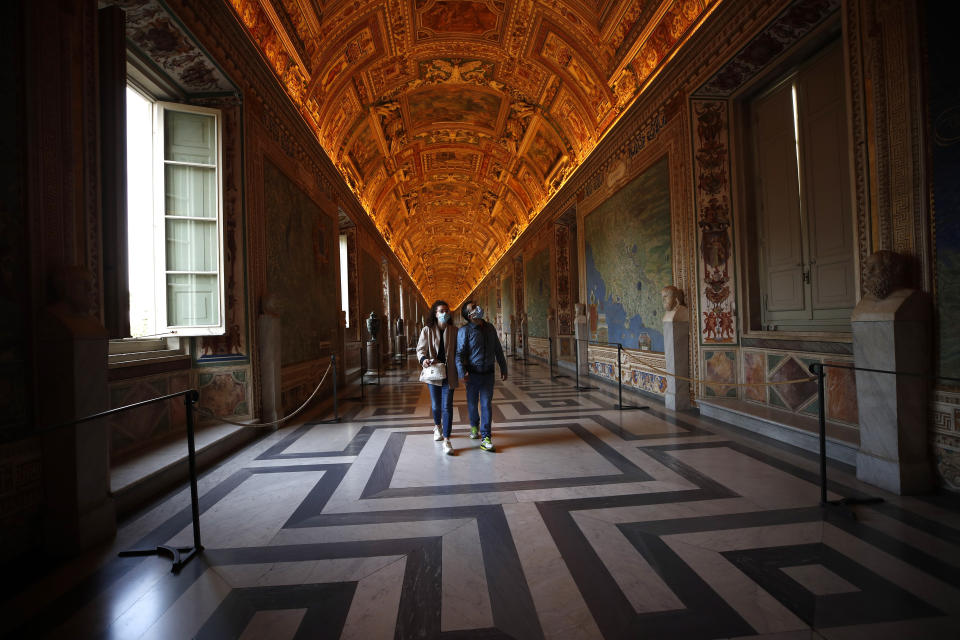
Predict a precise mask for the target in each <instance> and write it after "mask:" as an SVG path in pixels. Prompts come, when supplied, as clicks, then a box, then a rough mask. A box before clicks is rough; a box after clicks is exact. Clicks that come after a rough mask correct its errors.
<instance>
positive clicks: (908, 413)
mask: <svg viewBox="0 0 960 640" xmlns="http://www.w3.org/2000/svg"><path fill="white" fill-rule="evenodd" d="M851 320H852V322H851V324H852V326H853V353H854V362H855V363H856V366H858V367H865V368H869V369H882V370H886V371H902V372H909V373H928V372H929V370H930V333H931V322H930V302H929V300H928V299H927V298H926V296H925V295H924V294H923V293H921V292H919V291H914V290H912V289H900V290H898V291H894V292H893V293H891V294H890V295H889V296H888V297H886V298H884V299H882V300H878V299H876V298H873V297H870V296H868V297H865V298H863V299H862V300H861V301H860V304H858V305H857V308H856V309H854V312H853V316H852V318H851ZM827 375H828V376H829V375H830V369H827ZM927 389H928V380H927V379H926V378H923V377H918V376H895V375H890V374H885V373H873V372H869V371H857V405H858V408H859V414H860V451H859V453H858V454H857V478H858V479H860V480H862V481H864V482H868V483H870V484H872V485H875V486H878V487H880V488H882V489H886V490H887V491H891V492H893V493H897V494H908V493H920V492H924V491H928V490H929V489H931V488H932V487H933V470H932V467H931V465H930V459H929V454H928V446H927V429H926V425H927Z"/></svg>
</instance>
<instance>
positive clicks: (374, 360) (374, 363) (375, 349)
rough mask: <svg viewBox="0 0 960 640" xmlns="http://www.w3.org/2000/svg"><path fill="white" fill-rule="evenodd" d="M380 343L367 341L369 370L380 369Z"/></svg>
mask: <svg viewBox="0 0 960 640" xmlns="http://www.w3.org/2000/svg"><path fill="white" fill-rule="evenodd" d="M380 368H381V363H380V343H379V342H376V341H370V342H368V343H367V371H380Z"/></svg>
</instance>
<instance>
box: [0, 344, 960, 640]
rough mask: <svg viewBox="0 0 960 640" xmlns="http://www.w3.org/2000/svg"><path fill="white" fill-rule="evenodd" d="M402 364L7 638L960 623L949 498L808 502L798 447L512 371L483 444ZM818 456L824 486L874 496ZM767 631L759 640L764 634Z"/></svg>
mask: <svg viewBox="0 0 960 640" xmlns="http://www.w3.org/2000/svg"><path fill="white" fill-rule="evenodd" d="M412 366H413V361H412V360H411V363H410V366H409V367H407V368H397V369H393V370H390V371H387V372H386V373H385V375H384V376H383V378H382V382H381V384H380V385H379V386H368V387H367V388H366V394H365V401H364V402H363V403H360V402H359V401H351V402H349V403H347V404H346V405H344V406H343V414H344V415H345V418H344V420H343V422H342V423H340V424H318V423H311V422H309V421H308V422H307V423H306V424H299V425H294V426H289V427H286V428H283V429H281V430H280V431H278V432H275V433H270V434H269V435H268V436H266V437H263V438H262V439H260V440H258V441H257V442H255V443H254V444H252V445H250V446H248V447H247V448H246V449H244V450H242V451H240V452H239V453H238V454H236V455H234V456H233V457H232V458H230V459H228V460H226V461H225V462H223V463H221V464H220V465H219V466H217V467H215V468H214V469H212V470H210V471H209V472H207V473H205V474H204V475H203V476H202V477H201V481H200V497H201V499H200V504H201V510H202V516H201V525H202V533H203V544H204V546H205V549H206V550H205V551H204V553H203V555H202V556H201V557H199V558H197V559H195V560H193V561H192V562H190V563H189V564H188V565H187V566H186V567H185V568H184V569H183V571H182V572H181V573H180V574H179V575H174V574H172V573H171V572H170V569H169V567H170V564H169V562H168V561H167V560H162V559H158V558H150V559H138V558H117V557H116V553H117V551H119V550H122V549H126V548H130V547H150V546H154V545H157V544H163V543H167V542H173V543H175V544H187V543H189V540H190V536H191V531H190V526H189V523H190V510H189V496H188V493H187V491H186V490H183V491H179V492H177V493H175V494H174V495H171V496H168V497H167V498H166V499H164V500H163V501H161V502H159V503H157V504H155V505H154V506H153V507H151V508H149V509H148V510H146V511H144V512H142V513H141V514H139V515H138V516H137V517H135V518H133V519H132V520H130V521H128V522H126V523H125V524H124V525H123V526H121V528H120V532H119V535H118V537H117V539H116V540H115V543H114V544H113V546H112V548H110V549H105V550H102V551H101V552H100V553H99V554H91V555H87V556H84V557H81V558H80V559H78V560H76V561H75V562H73V563H72V564H70V565H67V566H66V567H64V568H62V569H60V570H58V571H57V572H56V573H54V574H52V575H50V576H47V577H45V578H42V579H40V580H39V581H37V582H34V583H33V584H31V585H30V586H29V587H27V588H26V589H25V591H24V592H23V593H21V594H20V595H18V596H16V597H14V598H13V599H12V600H9V601H8V602H7V603H6V605H5V609H6V611H4V616H3V619H4V620H5V621H6V623H7V624H9V623H11V622H13V621H18V623H17V624H19V626H18V627H9V628H8V630H11V629H13V630H14V634H15V636H16V637H30V638H38V637H44V636H48V635H49V636H51V637H66V638H81V637H84V638H85V637H108V638H156V639H163V640H168V639H173V638H191V637H197V638H217V639H219V638H238V637H239V638H262V637H265V638H270V640H283V639H286V638H357V639H364V640H365V639H373V638H415V637H424V638H435V637H457V638H500V637H503V638H506V637H513V638H524V639H526V638H671V639H681V638H721V637H722V638H729V637H740V636H754V635H756V634H759V635H764V636H765V634H774V635H772V637H776V638H819V637H825V638H921V637H924V638H933V637H957V636H958V634H960V617H958V614H957V612H958V611H960V510H958V509H957V505H956V501H955V500H953V499H949V500H948V499H946V498H916V499H915V498H903V497H897V496H893V495H888V494H884V495H883V496H882V497H883V498H884V500H885V502H883V503H882V504H879V505H876V506H871V507H858V508H857V513H856V516H857V517H856V519H853V518H850V517H844V516H843V515H840V514H836V515H834V514H830V515H829V516H828V517H827V518H824V515H823V513H822V511H821V509H820V507H819V506H818V498H819V493H818V487H817V484H816V482H817V469H818V467H817V460H816V459H815V458H814V457H813V456H811V455H810V454H808V453H806V452H801V451H799V450H796V449H792V448H789V447H787V446H786V445H782V444H779V443H774V442H772V441H767V440H760V439H758V438H757V437H755V436H749V437H748V436H746V435H744V432H740V431H737V430H735V429H731V428H728V427H726V426H723V425H721V424H719V423H716V422H713V421H710V420H706V419H703V418H700V417H697V416H696V415H695V414H692V413H677V414H674V413H673V412H670V411H666V410H665V409H663V407H662V405H657V404H656V403H653V404H652V406H651V407H650V408H649V409H647V410H636V411H625V412H620V411H617V410H615V409H613V408H612V405H613V403H614V402H615V401H616V400H615V394H611V393H610V392H609V391H608V390H606V389H601V390H597V391H591V392H582V393H578V392H577V391H576V390H575V389H573V388H572V382H571V381H570V380H569V379H557V380H553V381H551V380H550V378H549V376H548V372H547V368H546V367H545V366H543V365H542V364H540V365H538V366H533V365H529V366H525V365H522V364H520V363H512V371H511V377H510V379H509V381H508V382H507V383H500V382H498V383H497V387H496V394H495V421H494V443H495V444H496V447H497V450H496V452H495V453H486V452H483V451H481V450H480V449H479V448H478V446H477V442H478V441H476V440H471V439H469V438H468V437H467V426H466V422H465V420H466V404H465V400H464V396H463V391H462V390H460V391H458V392H457V395H456V398H455V415H454V419H455V425H456V426H455V432H454V438H453V442H454V447H455V449H456V451H455V455H454V456H444V455H443V454H442V453H441V448H440V443H435V442H434V441H433V438H432V434H431V427H432V421H431V420H430V419H429V418H428V417H427V416H428V412H429V400H428V396H427V393H426V391H425V389H424V386H423V385H422V384H419V383H417V382H416V381H415V372H414V370H413V369H412V368H410V367H412ZM850 471H851V470H850V469H849V468H847V467H842V466H839V465H831V467H830V475H831V478H832V481H833V484H832V485H831V488H832V490H833V491H834V492H835V494H834V497H836V496H837V495H842V496H857V495H864V494H865V493H867V492H869V493H871V494H873V495H877V494H878V492H877V491H876V490H874V489H872V488H869V487H866V486H865V485H861V484H860V483H858V482H857V481H856V480H855V479H854V477H853V476H852V474H851V472H850ZM765 637H766V636H765Z"/></svg>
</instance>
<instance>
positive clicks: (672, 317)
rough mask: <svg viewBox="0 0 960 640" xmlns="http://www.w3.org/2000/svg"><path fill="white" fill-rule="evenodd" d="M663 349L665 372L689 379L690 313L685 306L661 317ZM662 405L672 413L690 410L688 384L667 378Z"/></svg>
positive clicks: (670, 377)
mask: <svg viewBox="0 0 960 640" xmlns="http://www.w3.org/2000/svg"><path fill="white" fill-rule="evenodd" d="M663 348H664V355H665V356H666V362H667V371H669V372H670V373H673V374H676V375H678V376H682V377H685V378H689V377H690V313H689V311H688V310H687V307H685V306H682V305H681V306H678V307H676V308H675V309H673V311H668V312H666V313H665V314H664V315H663ZM663 400H664V404H665V405H666V407H667V409H671V410H673V411H677V410H683V409H689V408H690V406H691V405H690V383H689V382H687V381H686V380H679V379H677V378H675V377H673V376H667V392H666V394H664V398H663Z"/></svg>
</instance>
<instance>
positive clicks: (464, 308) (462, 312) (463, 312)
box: [460, 300, 477, 322]
mask: <svg viewBox="0 0 960 640" xmlns="http://www.w3.org/2000/svg"><path fill="white" fill-rule="evenodd" d="M470 305H473V306H477V303H476V302H474V301H473V300H467V301H466V302H464V303H463V304H462V305H460V315H461V316H463V319H464V320H466V321H467V322H470V318H469V317H468V316H467V307H469V306H470Z"/></svg>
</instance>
